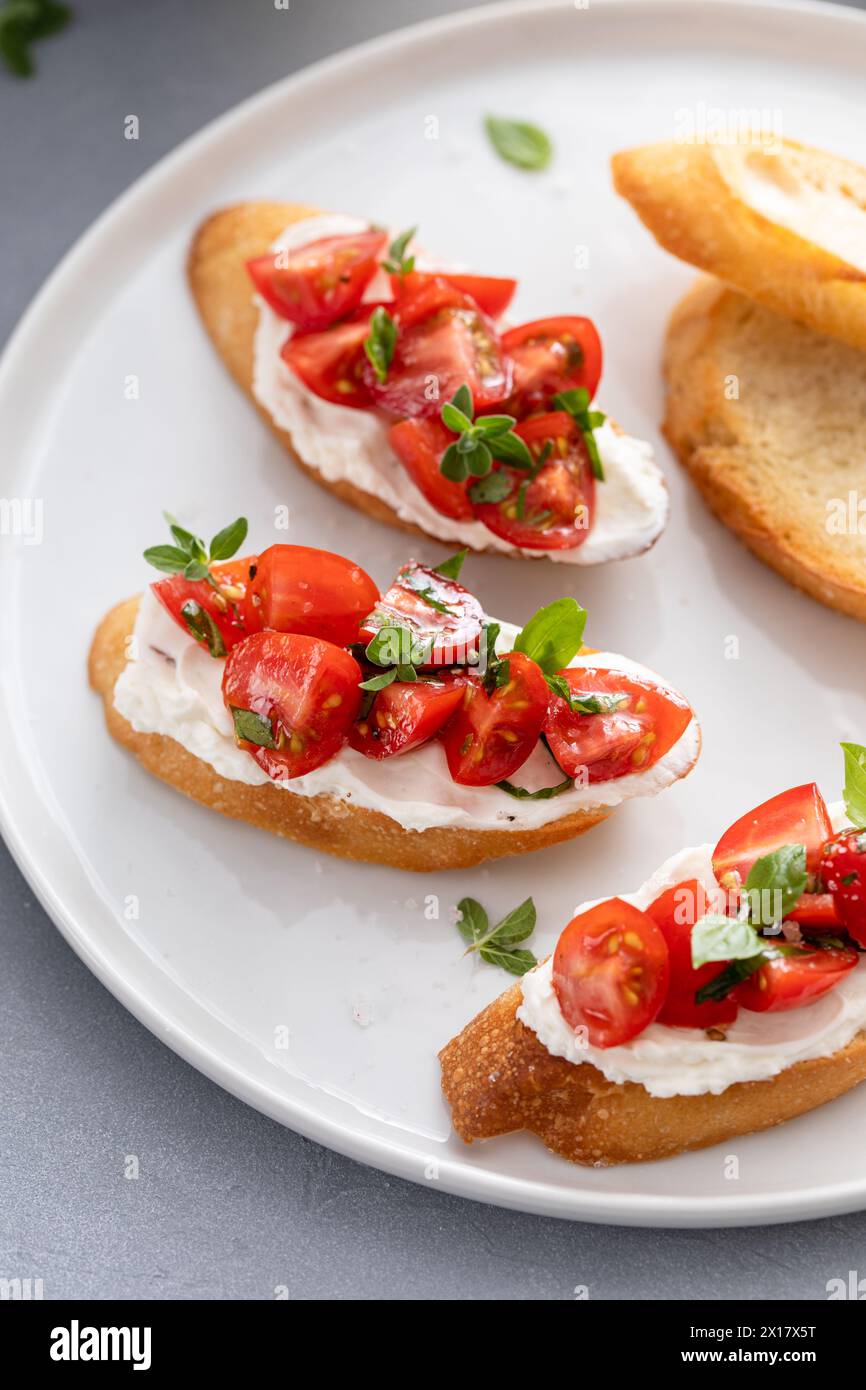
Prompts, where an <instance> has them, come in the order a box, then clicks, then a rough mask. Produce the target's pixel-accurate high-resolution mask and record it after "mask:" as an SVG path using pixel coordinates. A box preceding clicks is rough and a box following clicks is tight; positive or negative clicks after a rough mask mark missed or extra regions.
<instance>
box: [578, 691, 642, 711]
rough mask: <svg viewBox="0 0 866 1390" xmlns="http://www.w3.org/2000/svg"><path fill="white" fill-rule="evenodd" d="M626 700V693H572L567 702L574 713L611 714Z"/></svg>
mask: <svg viewBox="0 0 866 1390" xmlns="http://www.w3.org/2000/svg"><path fill="white" fill-rule="evenodd" d="M627 700H628V696H627V695H605V694H602V695H572V696H571V697H570V699H569V701H568V703H569V704H570V705H571V708H572V709H573V710H574V712H575V714H613V712H614V710H618V709H620V708H621V706H622V705H623V704H625V702H626V701H627Z"/></svg>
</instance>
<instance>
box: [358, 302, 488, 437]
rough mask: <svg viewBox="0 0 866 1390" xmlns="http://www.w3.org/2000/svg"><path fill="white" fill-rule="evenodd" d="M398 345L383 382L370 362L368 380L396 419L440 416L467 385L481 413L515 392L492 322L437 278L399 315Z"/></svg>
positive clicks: (373, 392) (372, 391) (403, 305)
mask: <svg viewBox="0 0 866 1390" xmlns="http://www.w3.org/2000/svg"><path fill="white" fill-rule="evenodd" d="M394 319H395V322H396V325H397V344H396V347H395V349H394V357H393V360H392V362H391V366H390V368H389V370H388V375H387V377H386V379H385V381H384V382H382V381H379V379H378V378H377V376H376V373H375V372H374V370H373V367H372V365H371V364H370V363H369V362H365V364H364V365H363V367H362V373H363V379H364V381H365V382H366V384H367V389H368V390H369V392H370V395H371V397H372V399H373V400H374V401H375V403H376V404H377V405H379V406H381V407H382V409H383V410H387V411H388V412H389V414H391V415H397V416H400V417H401V418H402V417H403V416H415V415H438V414H439V412H440V410H441V409H442V404H443V402H445V401H448V400H450V399H451V397H452V396H453V395H454V393H455V391H456V390H457V388H458V387H459V386H461V385H463V384H464V383H465V384H466V385H467V386H468V387H469V390H470V391H471V392H472V399H473V402H474V407H475V410H476V411H480V410H487V409H489V408H490V407H491V406H494V405H496V404H497V402H499V401H501V400H503V399H504V398H505V397H506V396H507V395H508V393H509V391H510V390H511V363H510V361H509V359H508V358H507V357H505V356H504V355H503V353H502V350H501V347H500V343H499V337H498V334H497V332H496V329H495V328H494V327H493V324H492V323H491V321H490V319H489V318H488V317H487V316H486V314H483V313H482V312H481V310H480V309H479V308H478V305H477V304H476V303H475V302H474V300H472V299H470V298H469V296H468V295H465V294H462V293H461V292H460V291H459V290H457V289H455V288H454V286H453V285H450V284H449V283H448V282H447V281H446V280H443V279H442V278H441V277H440V276H436V275H432V276H431V277H430V280H429V283H425V284H424V285H423V286H422V287H421V288H420V289H419V290H418V292H417V293H416V294H409V295H407V296H406V297H405V299H401V300H400V302H399V304H398V306H397V308H396V310H395V314H394Z"/></svg>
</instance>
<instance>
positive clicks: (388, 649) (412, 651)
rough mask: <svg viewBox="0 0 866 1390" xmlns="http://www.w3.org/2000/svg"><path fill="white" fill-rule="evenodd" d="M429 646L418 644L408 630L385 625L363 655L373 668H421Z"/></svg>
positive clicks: (393, 624)
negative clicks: (410, 666)
mask: <svg viewBox="0 0 866 1390" xmlns="http://www.w3.org/2000/svg"><path fill="white" fill-rule="evenodd" d="M431 645H432V643H424V642H420V641H419V640H418V639H417V638H416V636H415V634H414V632H412V631H411V629H410V628H408V627H400V626H399V625H398V624H396V623H387V624H386V625H385V626H384V627H380V628H379V631H378V632H377V633H376V634H375V636H374V637H373V638H372V639H371V640H370V642H369V643H368V644H367V646H366V648H365V650H364V655H365V656H366V658H367V660H368V661H369V662H371V663H372V665H373V666H409V665H412V666H421V665H423V664H424V661H425V657H426V656H427V654H428V653H429V649H430V646H431Z"/></svg>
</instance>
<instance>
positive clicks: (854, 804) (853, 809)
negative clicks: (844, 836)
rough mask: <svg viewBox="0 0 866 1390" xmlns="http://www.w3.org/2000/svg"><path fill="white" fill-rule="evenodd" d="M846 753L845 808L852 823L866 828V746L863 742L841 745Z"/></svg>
mask: <svg viewBox="0 0 866 1390" xmlns="http://www.w3.org/2000/svg"><path fill="white" fill-rule="evenodd" d="M840 746H841V749H842V752H843V753H844V755H845V791H844V797H845V810H846V811H847V812H848V817H849V819H850V821H851V824H852V825H854V826H856V827H857V829H858V830H863V829H866V748H864V747H863V745H862V743H843V744H841V745H840Z"/></svg>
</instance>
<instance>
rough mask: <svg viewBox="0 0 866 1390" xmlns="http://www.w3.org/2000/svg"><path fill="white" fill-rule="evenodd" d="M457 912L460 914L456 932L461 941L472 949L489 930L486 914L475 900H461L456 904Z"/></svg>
mask: <svg viewBox="0 0 866 1390" xmlns="http://www.w3.org/2000/svg"><path fill="white" fill-rule="evenodd" d="M457 911H458V912H459V913H460V916H459V918H458V919H457V930H458V931H459V933H460V935H461V936H462V937H463V940H464V941H466V942H468V943H469V946H470V948H472V949H474V947H475V944H476V942H478V941H482V940H483V939H484V938H485V937H486V936H487V933H488V931H489V930H490V923H489V921H488V918H487V913H486V912H485V911H484V908H483V907H482V906H481V904H480V902H478V901H477V900H476V899H475V898H461V899H460V901H459V903H458V904H457Z"/></svg>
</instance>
